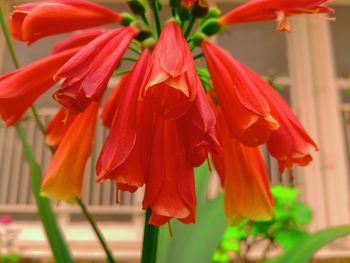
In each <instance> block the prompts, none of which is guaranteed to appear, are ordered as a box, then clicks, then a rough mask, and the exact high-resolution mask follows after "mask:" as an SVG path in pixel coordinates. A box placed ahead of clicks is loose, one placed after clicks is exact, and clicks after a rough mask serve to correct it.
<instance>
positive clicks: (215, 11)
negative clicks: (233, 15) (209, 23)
mask: <svg viewBox="0 0 350 263" xmlns="http://www.w3.org/2000/svg"><path fill="white" fill-rule="evenodd" d="M219 16H221V10H220V9H219V8H217V7H214V8H212V9H210V10H209V12H208V16H207V17H208V18H218V17H219Z"/></svg>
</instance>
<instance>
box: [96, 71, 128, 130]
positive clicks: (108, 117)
mask: <svg viewBox="0 0 350 263" xmlns="http://www.w3.org/2000/svg"><path fill="white" fill-rule="evenodd" d="M129 75H130V74H129V73H126V74H124V75H123V76H122V77H121V78H120V80H119V81H118V83H117V84H116V86H115V87H114V89H113V91H112V92H111V95H109V97H108V99H107V101H106V104H105V105H104V107H103V111H102V114H101V119H102V123H103V125H104V126H106V127H107V128H109V129H110V128H111V127H112V123H113V119H114V116H115V113H116V112H117V110H118V107H119V106H120V101H121V99H122V98H123V93H122V90H124V89H123V87H124V86H125V85H127V83H128V77H129Z"/></svg>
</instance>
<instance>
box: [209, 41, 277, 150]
mask: <svg viewBox="0 0 350 263" xmlns="http://www.w3.org/2000/svg"><path fill="white" fill-rule="evenodd" d="M202 49H203V52H204V56H205V60H206V62H207V65H208V69H209V72H210V75H211V78H212V81H213V85H214V89H215V93H216V95H217V99H218V101H219V104H220V105H221V107H222V111H223V114H224V115H225V118H226V119H227V120H228V125H229V128H230V131H231V134H232V135H233V136H234V137H236V138H237V139H238V140H239V141H240V142H242V143H243V144H245V145H247V146H252V147H254V146H257V145H260V144H262V143H265V142H266V141H267V140H268V138H269V136H270V134H271V131H273V130H276V129H278V127H279V124H278V122H277V121H276V119H275V118H274V117H273V116H272V115H271V110H270V107H269V105H268V103H267V102H266V100H265V98H264V97H263V96H261V94H260V92H259V90H258V87H257V85H256V83H254V82H253V81H252V79H251V78H250V76H249V75H248V74H246V72H245V71H244V68H243V67H242V65H241V64H240V63H239V62H238V61H236V60H235V59H233V58H232V57H231V56H230V55H229V54H228V53H226V51H224V50H223V49H221V48H220V47H218V46H217V45H215V44H213V43H211V42H209V41H207V40H204V41H203V42H202Z"/></svg>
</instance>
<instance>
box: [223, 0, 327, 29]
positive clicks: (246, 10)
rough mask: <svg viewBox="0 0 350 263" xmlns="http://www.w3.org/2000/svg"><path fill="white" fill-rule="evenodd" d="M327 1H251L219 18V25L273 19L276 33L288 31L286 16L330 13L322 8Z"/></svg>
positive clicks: (288, 25) (325, 8)
mask: <svg viewBox="0 0 350 263" xmlns="http://www.w3.org/2000/svg"><path fill="white" fill-rule="evenodd" d="M326 2H329V0H251V1H249V2H247V3H246V4H243V5H240V6H238V7H237V8H235V9H233V10H231V11H230V12H228V13H227V14H225V15H224V16H222V17H221V19H220V23H221V25H223V26H225V25H229V24H236V23H244V22H255V21H264V20H272V19H275V20H276V21H277V30H278V31H290V24H289V21H288V16H292V15H298V14H318V13H332V12H333V9H331V8H328V7H325V6H322V4H324V3H326Z"/></svg>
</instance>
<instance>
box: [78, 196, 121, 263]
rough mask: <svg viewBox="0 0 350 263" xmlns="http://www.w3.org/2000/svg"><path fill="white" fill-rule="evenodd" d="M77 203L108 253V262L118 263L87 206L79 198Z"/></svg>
mask: <svg viewBox="0 0 350 263" xmlns="http://www.w3.org/2000/svg"><path fill="white" fill-rule="evenodd" d="M76 200H77V203H78V205H79V206H80V207H81V210H82V211H83V213H84V215H85V217H86V219H87V220H88V221H89V223H90V225H91V226H92V228H93V229H94V231H95V234H96V236H97V238H98V240H99V241H100V243H101V245H102V247H103V249H104V251H105V252H106V255H107V260H108V262H109V263H116V262H117V261H116V260H115V259H114V257H113V254H112V252H111V251H110V249H109V248H108V246H107V243H106V240H105V238H104V237H103V234H102V232H101V231H100V229H99V228H98V227H97V224H96V222H95V220H94V218H93V217H92V216H91V214H90V213H89V211H88V209H87V207H86V205H85V204H84V203H83V201H82V200H81V199H80V198H79V197H76Z"/></svg>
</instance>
